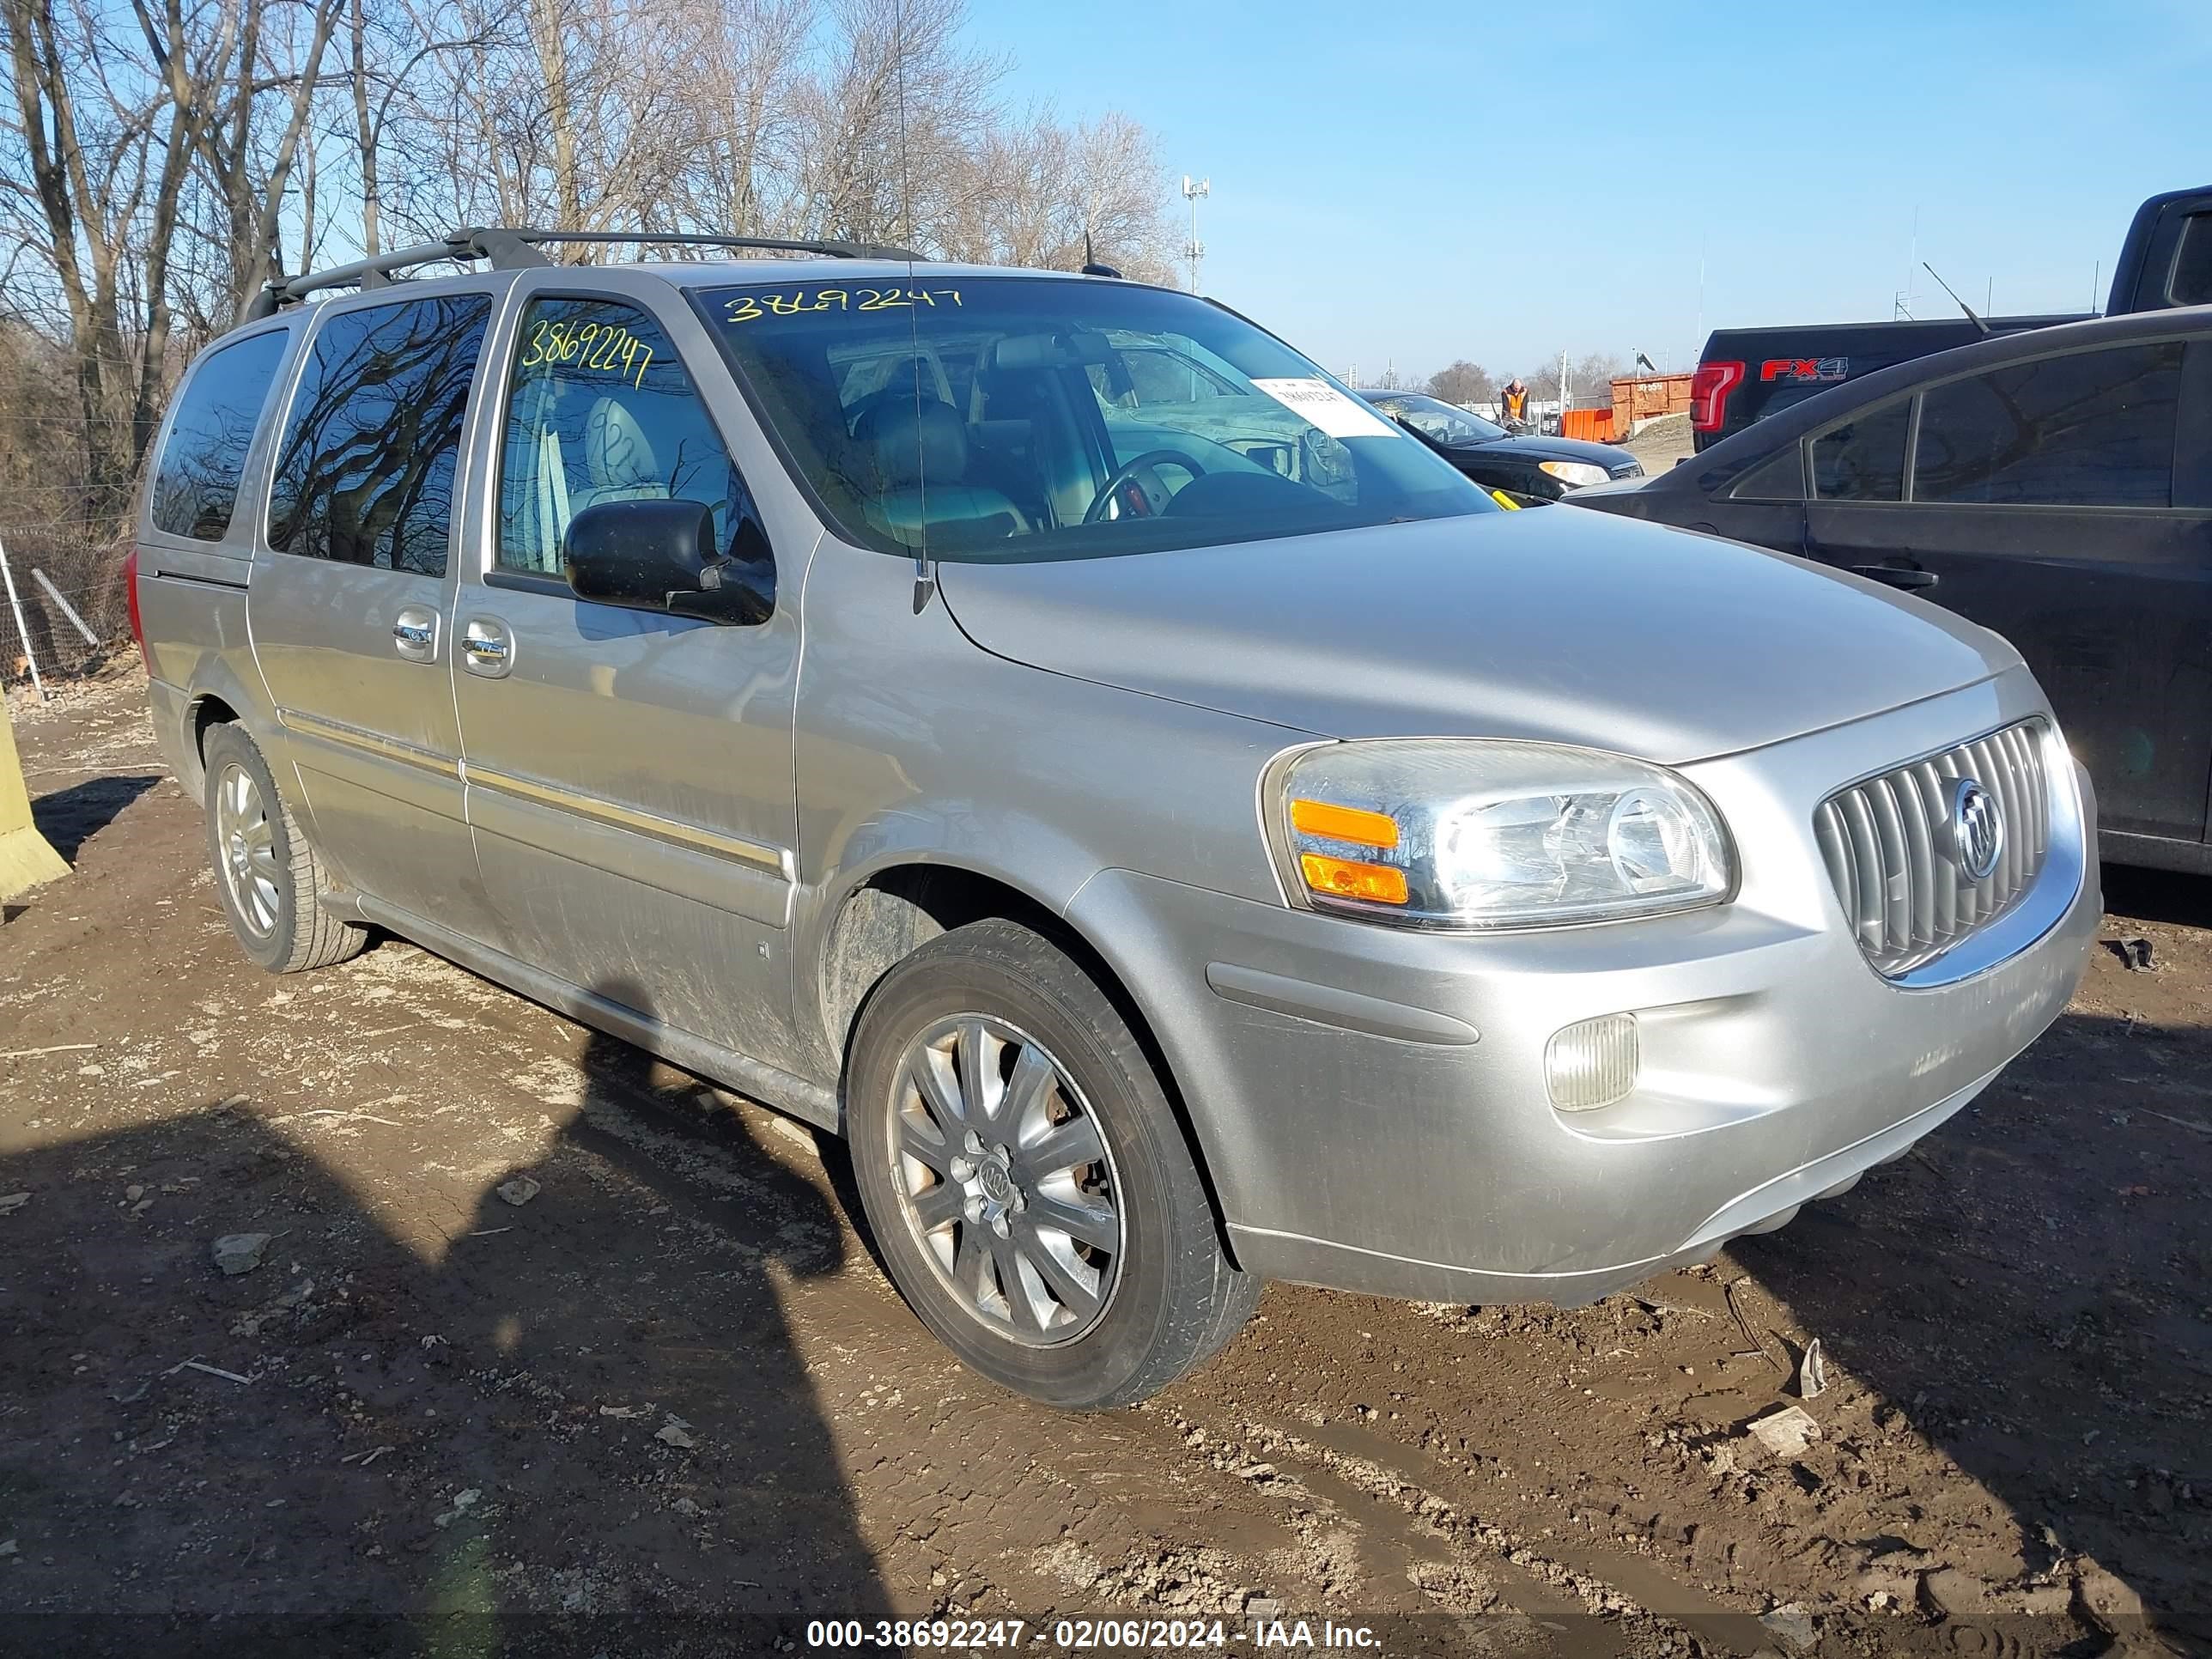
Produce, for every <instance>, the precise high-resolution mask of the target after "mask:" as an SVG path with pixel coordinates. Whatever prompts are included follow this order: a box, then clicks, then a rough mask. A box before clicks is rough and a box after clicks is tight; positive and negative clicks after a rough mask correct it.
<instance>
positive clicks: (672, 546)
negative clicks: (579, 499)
mask: <svg viewBox="0 0 2212 1659" xmlns="http://www.w3.org/2000/svg"><path fill="white" fill-rule="evenodd" d="M750 527H752V528H754V529H755V530H756V532H757V526H750ZM738 539H739V540H741V541H742V540H744V539H746V538H745V537H744V534H743V532H740V535H739V538H738ZM561 568H562V571H563V572H565V573H566V574H567V575H568V586H569V587H570V588H571V589H572V590H574V592H575V595H576V597H577V598H578V599H590V600H592V602H593V603H594V604H598V605H626V606H628V607H629V608H631V609H633V610H637V611H665V612H667V613H669V614H671V615H672V616H678V617H700V618H702V620H705V621H707V622H716V623H732V624H735V625H738V626H741V627H752V626H755V625H757V624H758V623H764V622H766V621H767V620H768V619H769V617H771V616H772V615H774V614H775V565H774V563H773V562H771V561H770V560H769V558H768V557H767V549H766V544H765V541H764V540H763V541H762V557H761V558H760V559H758V560H757V561H751V562H748V561H744V560H738V559H733V558H726V557H725V556H722V555H721V554H720V553H718V552H716V551H715V550H714V509H713V508H711V507H707V506H704V505H703V504H702V503H701V502H698V501H600V502H599V503H597V504H596V505H594V506H592V507H586V508H585V509H584V510H583V511H582V512H580V513H578V514H576V516H575V517H574V519H571V520H569V521H568V533H567V534H566V535H564V536H563V537H562V538H561Z"/></svg>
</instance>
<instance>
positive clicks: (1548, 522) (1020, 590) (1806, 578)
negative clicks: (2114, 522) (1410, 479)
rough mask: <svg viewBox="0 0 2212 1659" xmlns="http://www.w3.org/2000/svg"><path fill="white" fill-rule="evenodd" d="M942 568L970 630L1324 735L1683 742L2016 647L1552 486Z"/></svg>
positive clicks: (1760, 740) (1995, 659)
mask: <svg viewBox="0 0 2212 1659" xmlns="http://www.w3.org/2000/svg"><path fill="white" fill-rule="evenodd" d="M939 585H940V588H941V591H942V592H943V593H944V595H945V602H946V605H947V606H948V608H949V609H950V611H951V614H952V616H953V617H954V619H955V620H956V621H957V623H959V625H960V627H961V628H962V629H964V630H965V631H966V633H967V634H968V635H969V637H970V638H971V639H972V640H974V641H975V643H976V644H978V645H979V646H981V647H983V648H984V649H985V650H987V651H990V652H993V653H996V654H998V655H1000V656H1002V657H1006V658H1009V659H1012V660H1014V661H1018V662H1023V663H1027V664H1030V665H1032V666H1035V667H1038V668H1042V669H1047V670H1050V671H1054V672H1056V673H1061V674H1067V675H1073V676H1075V677H1078V678H1083V679H1089V680H1094V681H1097V682H1099V683H1100V684H1106V685H1114V686H1120V687H1123V688H1125V689H1127V690H1133V691H1140V692H1146V693H1149V694H1151V695H1153V696H1162V697H1171V698H1174V699H1176V701H1178V702H1187V703H1192V704H1195V705H1198V706H1200V707H1202V708H1215V709H1219V710H1221V711H1222V712H1224V713H1226V714H1238V715H1243V716H1245V717H1248V718H1249V719H1253V720H1267V721H1271V722H1273V723H1274V724H1277V725H1280V726H1291V727H1294V728H1297V729H1299V730H1303V731H1306V732H1316V733H1322V734H1325V735H1328V736H1332V737H1345V738H1350V737H1376V736H1393V735H1396V736H1405V735H1413V734H1423V735H1443V734H1465V735H1481V736H1491V737H1504V738H1533V739H1539V740H1548V741H1552V742H1559V743H1574V744H1589V745H1592V746H1595V747H1597V748H1602V749H1609V750H1619V751H1622V752H1626V753H1629V754H1634V755H1638V756H1641V757H1645V758H1647V759H1651V760H1656V761H1661V762H1664V763H1673V764H1680V763H1684V762H1687V761H1691V760H1697V759H1701V758H1704V757H1709V756H1713V755H1719V754H1727V753H1730V752H1733V751H1735V750H1741V749H1747V748H1753V747H1756V746H1757V745H1759V744H1765V743H1771V742H1775V741H1778V740H1779V739H1781V738H1788V737H1793V736H1796V735H1797V734H1798V733H1800V732H1810V731H1816V730H1819V729H1820V728H1821V727H1824V726H1833V725H1837V724H1839V723H1841V722H1843V721H1845V720H1854V719H1857V718H1860V717H1862V716H1864V715H1868V714H1876V713H1879V712H1881V711H1882V710H1884V709H1887V708H1895V707H1898V706H1900V705H1902V704H1905V703H1908V702H1917V701H1919V700H1921V699H1922V698H1924V697H1929V696H1936V695H1937V694H1938V693H1941V692H1944V691H1948V690H1954V689H1956V688H1957V687H1960V686H1962V685H1970V684H1974V683H1976V682H1977V681H1979V680H1982V679H1985V678H1989V677H1990V675H1991V674H1992V673H1995V672H1997V671H2002V670H2003V669H2005V668H2008V667H2010V666H2011V665H2014V664H2015V663H2017V662H2018V661H2019V657H2018V656H2017V654H2016V653H2014V652H2013V650H2012V648H2011V647H2009V646H2008V645H2006V644H2005V643H2004V641H2002V640H2001V639H1999V638H1998V637H1997V636H1996V635H1994V634H1991V633H1989V632H1988V631H1987V630H1985V629H1980V628H1978V627H1976V626H1975V625H1973V624H1972V623H1967V622H1966V621H1964V620H1962V619H1960V618H1959V617H1954V616H1952V615H1951V614H1950V613H1948V612H1947V611H1939V610H1937V609H1936V607H1934V606H1932V605H1923V604H1922V603H1921V602H1919V601H1917V600H1914V599H1907V598H1905V597H1903V596H1901V595H1899V594H1896V593H1894V592H1892V591H1891V590H1889V589H1887V588H1885V587H1877V586H1875V585H1874V584H1873V583H1871V582H1867V581H1863V580H1859V579H1858V578H1856V577H1844V576H1838V575H1833V574H1828V573H1826V572H1823V571H1821V570H1820V569H1818V568H1816V567H1814V566H1812V565H1809V564H1807V563H1806V562H1803V561H1802V560H1799V559H1794V558H1790V557H1788V556H1784V555H1782V554H1778V553H1769V552H1765V551H1763V550H1759V549H1756V548H1751V547H1745V546H1742V545H1741V544H1737V543H1735V542H1728V541H1723V540H1720V539H1719V538H1715V537H1711V536H1700V535H1695V534H1692V533H1691V532H1686V531H1677V530H1668V529H1664V528H1662V527H1660V526H1653V525H1645V524H1639V523H1638V522H1636V521H1634V520H1625V519H1617V518H1613V517H1611V516H1609V515H1607V514H1603V513H1577V512H1574V511H1571V510H1569V509H1565V508H1559V507H1541V508H1534V509H1531V510H1529V511H1526V512H1521V513H1496V514H1477V515H1474V516H1470V517H1466V518H1455V519H1442V520H1429V521H1426V522H1423V523H1418V524H1400V525H1385V526H1376V527H1375V528H1372V529H1367V530H1357V531H1336V532H1326V533H1322V534H1316V535H1308V536H1293V537H1286V538H1277V539H1270V540H1265V541H1250V542H1242V543H1237V544H1231V545H1228V546H1221V547H1204V548H1193V549H1188V550H1183V551H1180V552H1165V553H1147V554H1139V555H1133V556H1121V557H1112V558H1092V559H1069V560H1058V561H1039V562H1026V563H990V564H985V563H966V562H958V563H956V562H946V563H945V564H944V565H942V566H941V567H940V568H939ZM1069 738H1070V740H1071V741H1077V740H1079V739H1078V738H1077V736H1076V734H1074V733H1070V734H1069Z"/></svg>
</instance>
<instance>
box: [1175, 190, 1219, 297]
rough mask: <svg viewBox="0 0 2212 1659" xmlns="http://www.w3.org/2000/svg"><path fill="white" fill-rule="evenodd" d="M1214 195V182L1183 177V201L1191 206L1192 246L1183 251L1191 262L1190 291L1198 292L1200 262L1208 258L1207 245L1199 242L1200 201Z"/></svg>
mask: <svg viewBox="0 0 2212 1659" xmlns="http://www.w3.org/2000/svg"><path fill="white" fill-rule="evenodd" d="M1212 193H1213V180H1212V179H1193V178H1192V177H1191V176H1190V174H1188V173H1184V174H1183V176H1182V194H1183V199H1184V200H1185V201H1187V202H1188V203H1189V204H1190V246H1188V247H1187V248H1185V249H1184V250H1183V256H1184V258H1188V260H1189V261H1190V291H1191V292H1192V293H1193V294H1195V293H1197V292H1198V262H1199V261H1200V260H1201V259H1203V258H1206V244H1205V243H1203V242H1201V241H1200V240H1198V199H1199V197H1201V196H1210V195H1212Z"/></svg>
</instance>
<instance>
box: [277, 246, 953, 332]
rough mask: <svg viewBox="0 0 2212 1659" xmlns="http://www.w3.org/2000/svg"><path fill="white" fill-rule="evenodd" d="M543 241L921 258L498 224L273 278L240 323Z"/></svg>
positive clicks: (873, 250) (883, 249)
mask: <svg viewBox="0 0 2212 1659" xmlns="http://www.w3.org/2000/svg"><path fill="white" fill-rule="evenodd" d="M541 242H585V243H614V242H639V243H646V242H656V243H675V244H678V245H681V246H690V247H727V248H758V249H761V250H763V251H764V252H794V253H819V254H823V255H825V256H827V257H828V258H833V259H894V260H898V259H904V260H917V259H920V258H921V257H922V256H921V255H920V254H918V253H909V252H907V250H906V249H904V248H900V247H890V246H884V245H882V244H879V243H875V242H851V241H838V240H815V239H810V238H805V237H779V236H715V235H710V234H702V233H697V232H673V231H671V232H668V233H665V234H662V233H657V232H653V231H643V230H522V229H514V228H509V227H507V226H504V225H471V226H470V227H468V228H465V229H461V230H457V231H455V232H453V234H452V235H450V236H448V237H447V238H446V239H445V240H443V241H441V242H416V243H414V244H412V245H411V246H407V247H402V248H394V249H392V252H389V253H380V254H378V255H376V256H375V257H374V258H368V259H356V260H355V261H354V262H353V263H352V264H343V265H333V266H331V268H330V269H329V270H313V271H309V272H307V273H306V274H305V275H303V276H285V277H278V278H276V279H274V280H272V281H271V282H270V283H269V285H268V286H267V287H266V288H264V289H262V290H261V292H260V293H258V294H257V295H254V296H253V298H252V300H251V301H248V302H247V304H246V308H245V310H244V311H243V312H242V313H240V317H239V321H240V322H241V323H248V322H255V321H258V320H259V319H262V318H264V317H273V316H275V315H276V313H277V311H278V310H279V308H281V307H284V306H286V305H289V304H292V303H294V302H295V301H300V300H304V299H305V298H307V295H310V294H315V293H319V292H320V291H321V290H322V289H328V288H362V289H371V288H381V287H383V286H385V284H386V282H387V281H388V280H389V279H390V278H391V276H392V274H393V273H394V272H397V271H401V270H407V269H409V268H410V267H411V266H415V265H426V264H439V263H441V262H442V261H447V260H453V261H457V262H466V261H468V260H471V259H483V260H486V261H488V262H489V264H490V265H491V268H492V269H493V270H519V269H522V268H525V267H527V266H531V265H545V264H551V263H552V261H550V259H548V258H546V257H545V256H544V254H542V253H540V252H538V244H539V243H541Z"/></svg>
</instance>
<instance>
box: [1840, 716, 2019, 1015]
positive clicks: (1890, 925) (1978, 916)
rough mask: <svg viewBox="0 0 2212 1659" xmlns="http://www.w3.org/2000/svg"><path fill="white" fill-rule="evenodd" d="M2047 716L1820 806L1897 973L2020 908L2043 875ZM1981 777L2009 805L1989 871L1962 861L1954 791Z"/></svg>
mask: <svg viewBox="0 0 2212 1659" xmlns="http://www.w3.org/2000/svg"><path fill="white" fill-rule="evenodd" d="M2048 729H2049V728H2048V727H2047V726H2045V724H2044V723H2043V722H2042V721H2041V720H2024V721H2022V722H2021V724H2019V725H2018V726H2007V727H2006V728H2005V729H2004V730H2003V731H2002V732H1991V733H1990V735H1989V736H1988V737H1986V738H1976V739H1975V740H1974V741H1973V742H1972V743H1962V744H1960V745H1959V746H1958V747H1957V748H1955V749H1950V750H1945V751H1944V752H1943V753H1942V754H1940V755H1930V756H1929V757H1928V758H1927V759H1925V760H1918V761H1914V762H1912V763H1911V764H1909V765H1905V766H1900V767H1899V768H1897V769H1896V770H1894V771H1892V772H1885V773H1883V774H1882V775H1881V776H1880V777H1878V778H1869V779H1868V780H1866V781H1865V782H1863V783H1856V784H1853V785H1852V786H1851V787H1850V788H1848V789H1842V790H1838V792H1837V793H1834V794H1832V795H1831V796H1829V797H1828V799H1826V800H1825V801H1822V802H1821V803H1820V810H1819V811H1816V812H1815V813H1814V815H1813V830H1814V836H1816V837H1817V838H1818V839H1819V841H1820V857H1821V858H1822V860H1825V861H1826V864H1827V866H1828V878H1829V879H1830V880H1831V881H1832V882H1834V883H1835V884H1836V896H1837V897H1838V899H1841V900H1842V901H1843V905H1844V917H1845V919H1846V920H1848V921H1850V925H1851V931H1852V932H1853V933H1856V934H1857V936H1858V941H1859V948H1860V949H1861V950H1863V951H1865V952H1866V955H1867V960H1868V961H1869V962H1871V963H1873V964H1874V965H1875V969H1876V970H1877V971H1879V972H1881V973H1882V974H1884V975H1887V976H1889V977H1890V978H1896V977H1897V976H1898V975H1902V974H1908V973H1910V972H1911V971H1912V969H1915V968H1917V967H1919V966H1920V965H1921V964H1922V963H1926V962H1929V961H1930V960H1932V959H1933V958H1935V957H1939V956H1941V955H1942V954H1943V952H1944V951H1948V950H1949V949H1950V948H1951V947H1952V946H1953V945H1956V944H1957V943H1958V942H1959V941H1960V939H1965V938H1966V936H1967V935H1968V934H1970V933H1973V932H1975V931H1976V930H1977V929H1978V928H1981V927H1986V926H1988V925H1989V923H1990V922H1991V921H1995V920H1996V918H1997V917H1998V916H2000V915H2002V914H2003V913H2004V912H2005V911H2006V910H2008V909H2009V908H2011V907H2012V906H2013V904H2014V903H2015V902H2017V901H2018V900H2019V898H2020V896H2021V894H2023V893H2025V892H2026V891H2027V890H2028V888H2029V887H2031V886H2032V885H2033V884H2034V881H2035V878H2036V877H2037V876H2038V875H2039V874H2040V873H2041V872H2042V869H2043V860H2044V857H2045V854H2047V853H2048V852H2049V851H2050V847H2051V790H2050V782H2049V780H2048V779H2047V778H2045V775H2044V766H2043V756H2044V748H2045V734H2046V732H2047V731H2048ZM1961 778H1972V779H1973V780H1974V781H1976V782H1978V783H1979V784H1980V785H1981V786H1982V787H1983V788H1984V789H1986V790H1987V791H1988V792H1989V793H1990V794H1991V795H1993V796H1995V797H1996V800H1997V803H1998V805H2000V806H2001V807H2002V809H2003V811H2004V826H2005V827H2004V844H2003V847H2002V850H2001V852H2000V853H1999V854H1998V857H1997V862H1996V868H1995V869H1993V870H1991V871H1990V873H1989V875H1988V876H1987V877H1986V878H1984V879H1983V880H1980V881H1976V880H1974V879H1972V878H1971V877H1970V876H1969V875H1968V874H1967V873H1966V870H1965V869H1964V868H1963V867H1962V866H1961V865H1960V860H1959V858H1958V855H1957V854H1956V853H1955V852H1954V848H1953V845H1952V838H1951V823H1950V817H1951V798H1952V794H1953V792H1954V788H1955V787H1956V786H1957V783H1958V781H1959V780H1960V779H1961Z"/></svg>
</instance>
